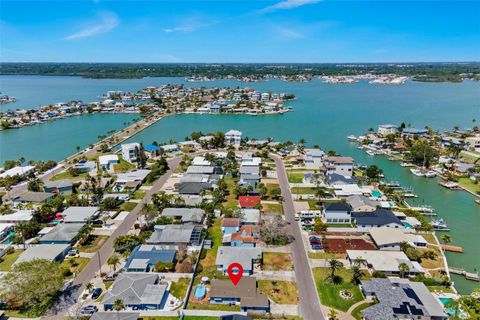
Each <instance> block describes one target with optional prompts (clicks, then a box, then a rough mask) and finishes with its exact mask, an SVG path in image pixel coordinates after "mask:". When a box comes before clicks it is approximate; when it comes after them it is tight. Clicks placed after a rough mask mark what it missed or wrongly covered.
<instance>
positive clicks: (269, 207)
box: [262, 203, 283, 214]
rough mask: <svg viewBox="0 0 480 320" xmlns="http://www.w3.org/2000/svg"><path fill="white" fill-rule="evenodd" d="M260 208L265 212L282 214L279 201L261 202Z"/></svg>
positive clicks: (281, 206)
mask: <svg viewBox="0 0 480 320" xmlns="http://www.w3.org/2000/svg"><path fill="white" fill-rule="evenodd" d="M262 210H263V212H265V213H277V214H283V205H282V204H280V203H262Z"/></svg>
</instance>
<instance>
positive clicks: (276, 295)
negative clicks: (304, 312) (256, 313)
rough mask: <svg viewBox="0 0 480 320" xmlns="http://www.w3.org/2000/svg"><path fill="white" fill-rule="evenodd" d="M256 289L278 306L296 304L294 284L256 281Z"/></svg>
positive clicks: (296, 295) (289, 282)
mask: <svg viewBox="0 0 480 320" xmlns="http://www.w3.org/2000/svg"><path fill="white" fill-rule="evenodd" d="M257 283H258V289H259V290H260V292H261V293H263V294H266V295H267V296H268V297H269V298H270V299H272V300H273V301H274V302H276V303H280V304H296V303H298V290H297V285H296V284H295V282H291V281H276V280H258V281H257Z"/></svg>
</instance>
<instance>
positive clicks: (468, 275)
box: [448, 266, 480, 281]
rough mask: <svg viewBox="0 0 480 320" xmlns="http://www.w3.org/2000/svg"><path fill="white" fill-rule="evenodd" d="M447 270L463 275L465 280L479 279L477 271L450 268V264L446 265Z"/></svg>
mask: <svg viewBox="0 0 480 320" xmlns="http://www.w3.org/2000/svg"><path fill="white" fill-rule="evenodd" d="M448 270H449V271H450V273H453V274H458V275H461V276H464V277H465V279H467V280H472V281H480V276H479V275H478V273H473V272H467V271H465V270H463V269H460V268H452V267H450V266H449V267H448Z"/></svg>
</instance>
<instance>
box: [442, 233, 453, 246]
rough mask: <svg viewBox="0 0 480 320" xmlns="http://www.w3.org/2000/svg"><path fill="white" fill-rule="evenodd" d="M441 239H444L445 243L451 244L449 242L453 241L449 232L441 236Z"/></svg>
mask: <svg viewBox="0 0 480 320" xmlns="http://www.w3.org/2000/svg"><path fill="white" fill-rule="evenodd" d="M441 239H442V242H443V243H444V244H449V243H451V242H452V237H451V236H450V235H449V234H446V233H445V234H442V238H441Z"/></svg>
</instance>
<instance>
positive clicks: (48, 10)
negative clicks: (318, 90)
mask: <svg viewBox="0 0 480 320" xmlns="http://www.w3.org/2000/svg"><path fill="white" fill-rule="evenodd" d="M479 12H480V2H478V1H468V2H458V1H455V2H448V1H401V2H397V1H388V0H385V1H329V0H323V1H320V0H277V1H250V0H243V1H240V0H238V1H183V0H179V1H146V2H143V1H132V2H130V1H106V0H94V1H86V0H85V1H52V2H45V1H21V0H19V1H4V0H2V1H1V2H0V39H1V40H0V61H2V62H7V61H13V62H16V61H18V62H25V61H32V62H266V63H268V62H413V61H479V60H480V19H479V18H478V13H479Z"/></svg>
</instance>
